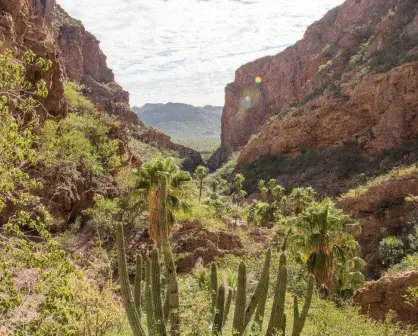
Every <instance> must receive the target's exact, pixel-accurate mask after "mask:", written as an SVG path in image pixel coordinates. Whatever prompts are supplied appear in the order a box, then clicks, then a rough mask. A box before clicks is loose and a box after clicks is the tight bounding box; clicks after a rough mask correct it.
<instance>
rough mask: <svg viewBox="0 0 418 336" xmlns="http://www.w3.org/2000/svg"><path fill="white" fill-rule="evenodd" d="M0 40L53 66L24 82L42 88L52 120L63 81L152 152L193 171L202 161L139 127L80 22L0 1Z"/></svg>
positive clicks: (49, 6)
mask: <svg viewBox="0 0 418 336" xmlns="http://www.w3.org/2000/svg"><path fill="white" fill-rule="evenodd" d="M0 40H2V41H3V48H12V49H14V50H15V51H16V52H18V51H24V50H27V49H31V50H32V51H33V52H35V53H36V54H37V55H38V56H41V57H44V58H46V59H49V60H51V61H52V62H53V66H52V68H51V69H50V70H49V71H47V72H43V73H40V72H39V71H37V70H36V69H29V77H32V78H34V79H35V78H36V79H37V80H39V79H41V78H38V77H40V76H42V78H43V79H44V80H45V81H46V83H47V88H48V90H49V94H48V97H47V98H46V99H44V100H42V101H41V103H42V108H40V109H39V113H40V114H41V115H44V114H45V113H44V112H45V111H48V113H49V114H50V115H52V116H56V117H64V116H65V114H66V105H65V102H64V80H66V79H69V80H72V81H75V82H77V83H81V84H83V85H85V89H84V92H83V93H84V94H85V95H86V96H87V97H88V98H90V99H91V100H92V101H93V102H94V103H95V104H96V106H98V107H99V108H100V109H103V110H105V111H106V112H107V113H109V114H111V115H117V116H118V117H119V119H120V120H121V121H122V122H123V124H124V126H125V127H126V128H127V130H129V132H130V134H131V135H132V136H133V137H135V138H137V139H139V140H141V141H144V142H147V143H151V144H153V145H155V146H157V147H161V148H168V149H171V150H174V151H177V152H178V153H179V154H180V156H182V157H184V158H185V159H186V163H187V164H186V166H187V167H188V168H193V167H195V166H196V165H198V164H200V163H201V162H202V159H201V156H200V154H199V153H197V152H196V151H194V150H192V149H189V148H187V147H184V146H182V145H178V144H176V143H173V142H172V141H171V139H170V137H169V136H167V135H166V134H163V133H161V132H158V131H156V130H154V129H153V128H151V127H148V126H145V125H144V124H143V123H142V122H141V121H140V120H139V119H138V117H137V115H136V114H135V112H133V111H132V110H131V109H130V106H129V94H128V92H126V91H124V90H123V89H122V88H121V86H120V85H118V84H117V83H116V82H115V79H114V75H113V72H112V70H111V69H109V68H108V67H107V65H106V56H105V55H104V54H103V52H102V51H101V49H100V46H99V41H98V40H97V39H96V38H95V37H94V36H93V35H91V34H90V33H89V32H87V31H86V30H85V29H84V27H83V25H82V23H81V22H80V21H78V20H75V19H73V18H71V17H70V16H69V15H68V14H67V13H66V12H65V11H64V10H63V9H62V8H60V7H59V6H58V5H56V2H55V0H47V1H41V0H1V1H0Z"/></svg>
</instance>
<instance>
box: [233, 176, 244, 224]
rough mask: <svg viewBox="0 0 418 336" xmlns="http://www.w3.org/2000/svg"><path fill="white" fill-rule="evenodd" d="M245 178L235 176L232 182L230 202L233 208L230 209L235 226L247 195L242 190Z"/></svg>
mask: <svg viewBox="0 0 418 336" xmlns="http://www.w3.org/2000/svg"><path fill="white" fill-rule="evenodd" d="M244 180H245V177H244V175H242V174H235V176H234V179H233V181H232V188H231V189H232V201H233V203H234V206H233V207H232V208H231V214H232V216H233V217H234V221H235V226H236V225H237V221H238V217H239V215H240V211H241V208H242V205H243V203H244V200H245V196H246V195H247V193H246V192H245V190H243V189H242V187H243V183H244Z"/></svg>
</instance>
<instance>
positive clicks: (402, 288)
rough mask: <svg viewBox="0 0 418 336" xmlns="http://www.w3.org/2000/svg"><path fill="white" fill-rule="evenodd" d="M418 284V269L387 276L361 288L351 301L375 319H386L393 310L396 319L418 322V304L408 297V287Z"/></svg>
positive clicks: (410, 322)
mask: <svg viewBox="0 0 418 336" xmlns="http://www.w3.org/2000/svg"><path fill="white" fill-rule="evenodd" d="M417 286H418V271H413V272H407V273H403V274H399V275H396V276H385V277H383V278H381V279H379V280H378V281H374V282H370V283H368V284H367V285H366V286H364V287H362V288H361V289H359V290H358V291H357V292H356V293H355V294H354V296H353V298H352V299H351V303H352V304H354V305H357V306H359V307H360V309H361V312H362V313H363V314H367V315H369V316H370V317H372V318H373V319H375V320H379V321H383V320H385V318H386V316H387V314H388V313H389V311H392V312H393V313H394V318H395V319H396V320H398V321H401V322H404V323H408V324H418V305H417V304H415V303H414V302H412V301H411V302H408V298H407V294H408V288H411V287H417Z"/></svg>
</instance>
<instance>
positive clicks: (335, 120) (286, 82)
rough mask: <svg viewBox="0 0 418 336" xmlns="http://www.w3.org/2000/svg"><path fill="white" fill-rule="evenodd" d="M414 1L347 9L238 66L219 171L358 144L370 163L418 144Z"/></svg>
mask: <svg viewBox="0 0 418 336" xmlns="http://www.w3.org/2000/svg"><path fill="white" fill-rule="evenodd" d="M417 75H418V6H417V4H416V1H415V0H388V1H379V0H347V1H346V2H345V3H344V4H342V5H341V6H339V7H337V8H335V9H333V10H331V11H330V12H328V13H327V14H326V15H325V16H324V17H323V18H322V19H321V20H319V21H318V22H315V23H314V24H312V25H311V26H310V27H309V28H308V29H307V31H306V33H305V35H304V37H303V39H302V40H300V41H299V42H297V43H296V44H295V45H293V46H291V47H289V48H287V49H286V50H284V51H283V52H281V53H279V54H278V55H275V56H268V57H264V58H261V59H258V60H256V61H254V62H251V63H248V64H246V65H243V66H242V67H240V68H239V69H238V70H237V71H236V74H235V81H234V82H233V83H230V84H228V85H227V86H226V88H225V107H224V110H223V116H222V147H221V149H220V150H219V151H218V152H217V153H216V154H215V155H214V156H213V157H212V159H211V164H212V166H216V165H219V164H220V163H221V162H222V161H225V159H226V158H227V157H228V155H229V154H230V153H232V152H233V151H237V150H241V154H240V156H239V159H238V166H244V165H247V164H250V163H252V162H255V161H257V160H259V158H260V157H262V156H266V155H274V156H277V155H279V156H285V157H295V156H298V155H300V154H301V153H303V152H304V151H306V150H316V151H318V150H319V151H322V150H329V149H330V148H333V147H338V146H341V145H343V144H344V143H348V142H350V143H351V142H353V143H355V144H356V145H357V146H358V147H359V148H360V149H361V150H363V151H364V154H365V155H366V156H372V157H375V156H376V155H378V154H380V153H382V152H384V151H387V150H390V149H393V148H395V147H396V146H401V145H403V144H405V143H407V142H409V141H412V140H414V139H416V138H417V136H418V117H417V113H418V80H417V79H418V76H417Z"/></svg>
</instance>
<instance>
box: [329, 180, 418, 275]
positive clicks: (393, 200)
mask: <svg viewBox="0 0 418 336" xmlns="http://www.w3.org/2000/svg"><path fill="white" fill-rule="evenodd" d="M408 195H418V176H416V175H405V176H399V177H394V178H391V179H389V180H387V181H384V182H382V183H380V184H378V185H376V186H373V187H371V188H369V189H368V190H367V191H366V192H365V193H363V194H361V195H359V196H353V197H344V198H342V199H340V200H339V201H338V202H337V206H338V207H340V208H341V209H343V210H344V211H345V212H347V213H348V214H350V215H351V216H352V217H353V218H355V219H356V220H358V221H359V223H360V225H361V233H360V235H358V236H357V240H358V242H359V244H360V246H361V253H362V258H363V259H365V260H366V262H367V268H366V271H365V275H366V277H367V278H369V279H370V278H371V279H378V278H379V277H380V276H381V272H382V271H383V270H384V266H383V265H382V262H381V258H380V254H379V242H380V241H381V240H382V239H383V238H384V237H387V236H398V237H400V238H407V236H408V234H409V233H410V232H411V230H412V224H410V223H409V220H410V219H411V217H412V215H413V212H414V210H416V209H415V206H414V204H413V203H412V202H407V201H405V198H406V197H407V196H408ZM408 214H411V216H408ZM415 215H416V214H415Z"/></svg>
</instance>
